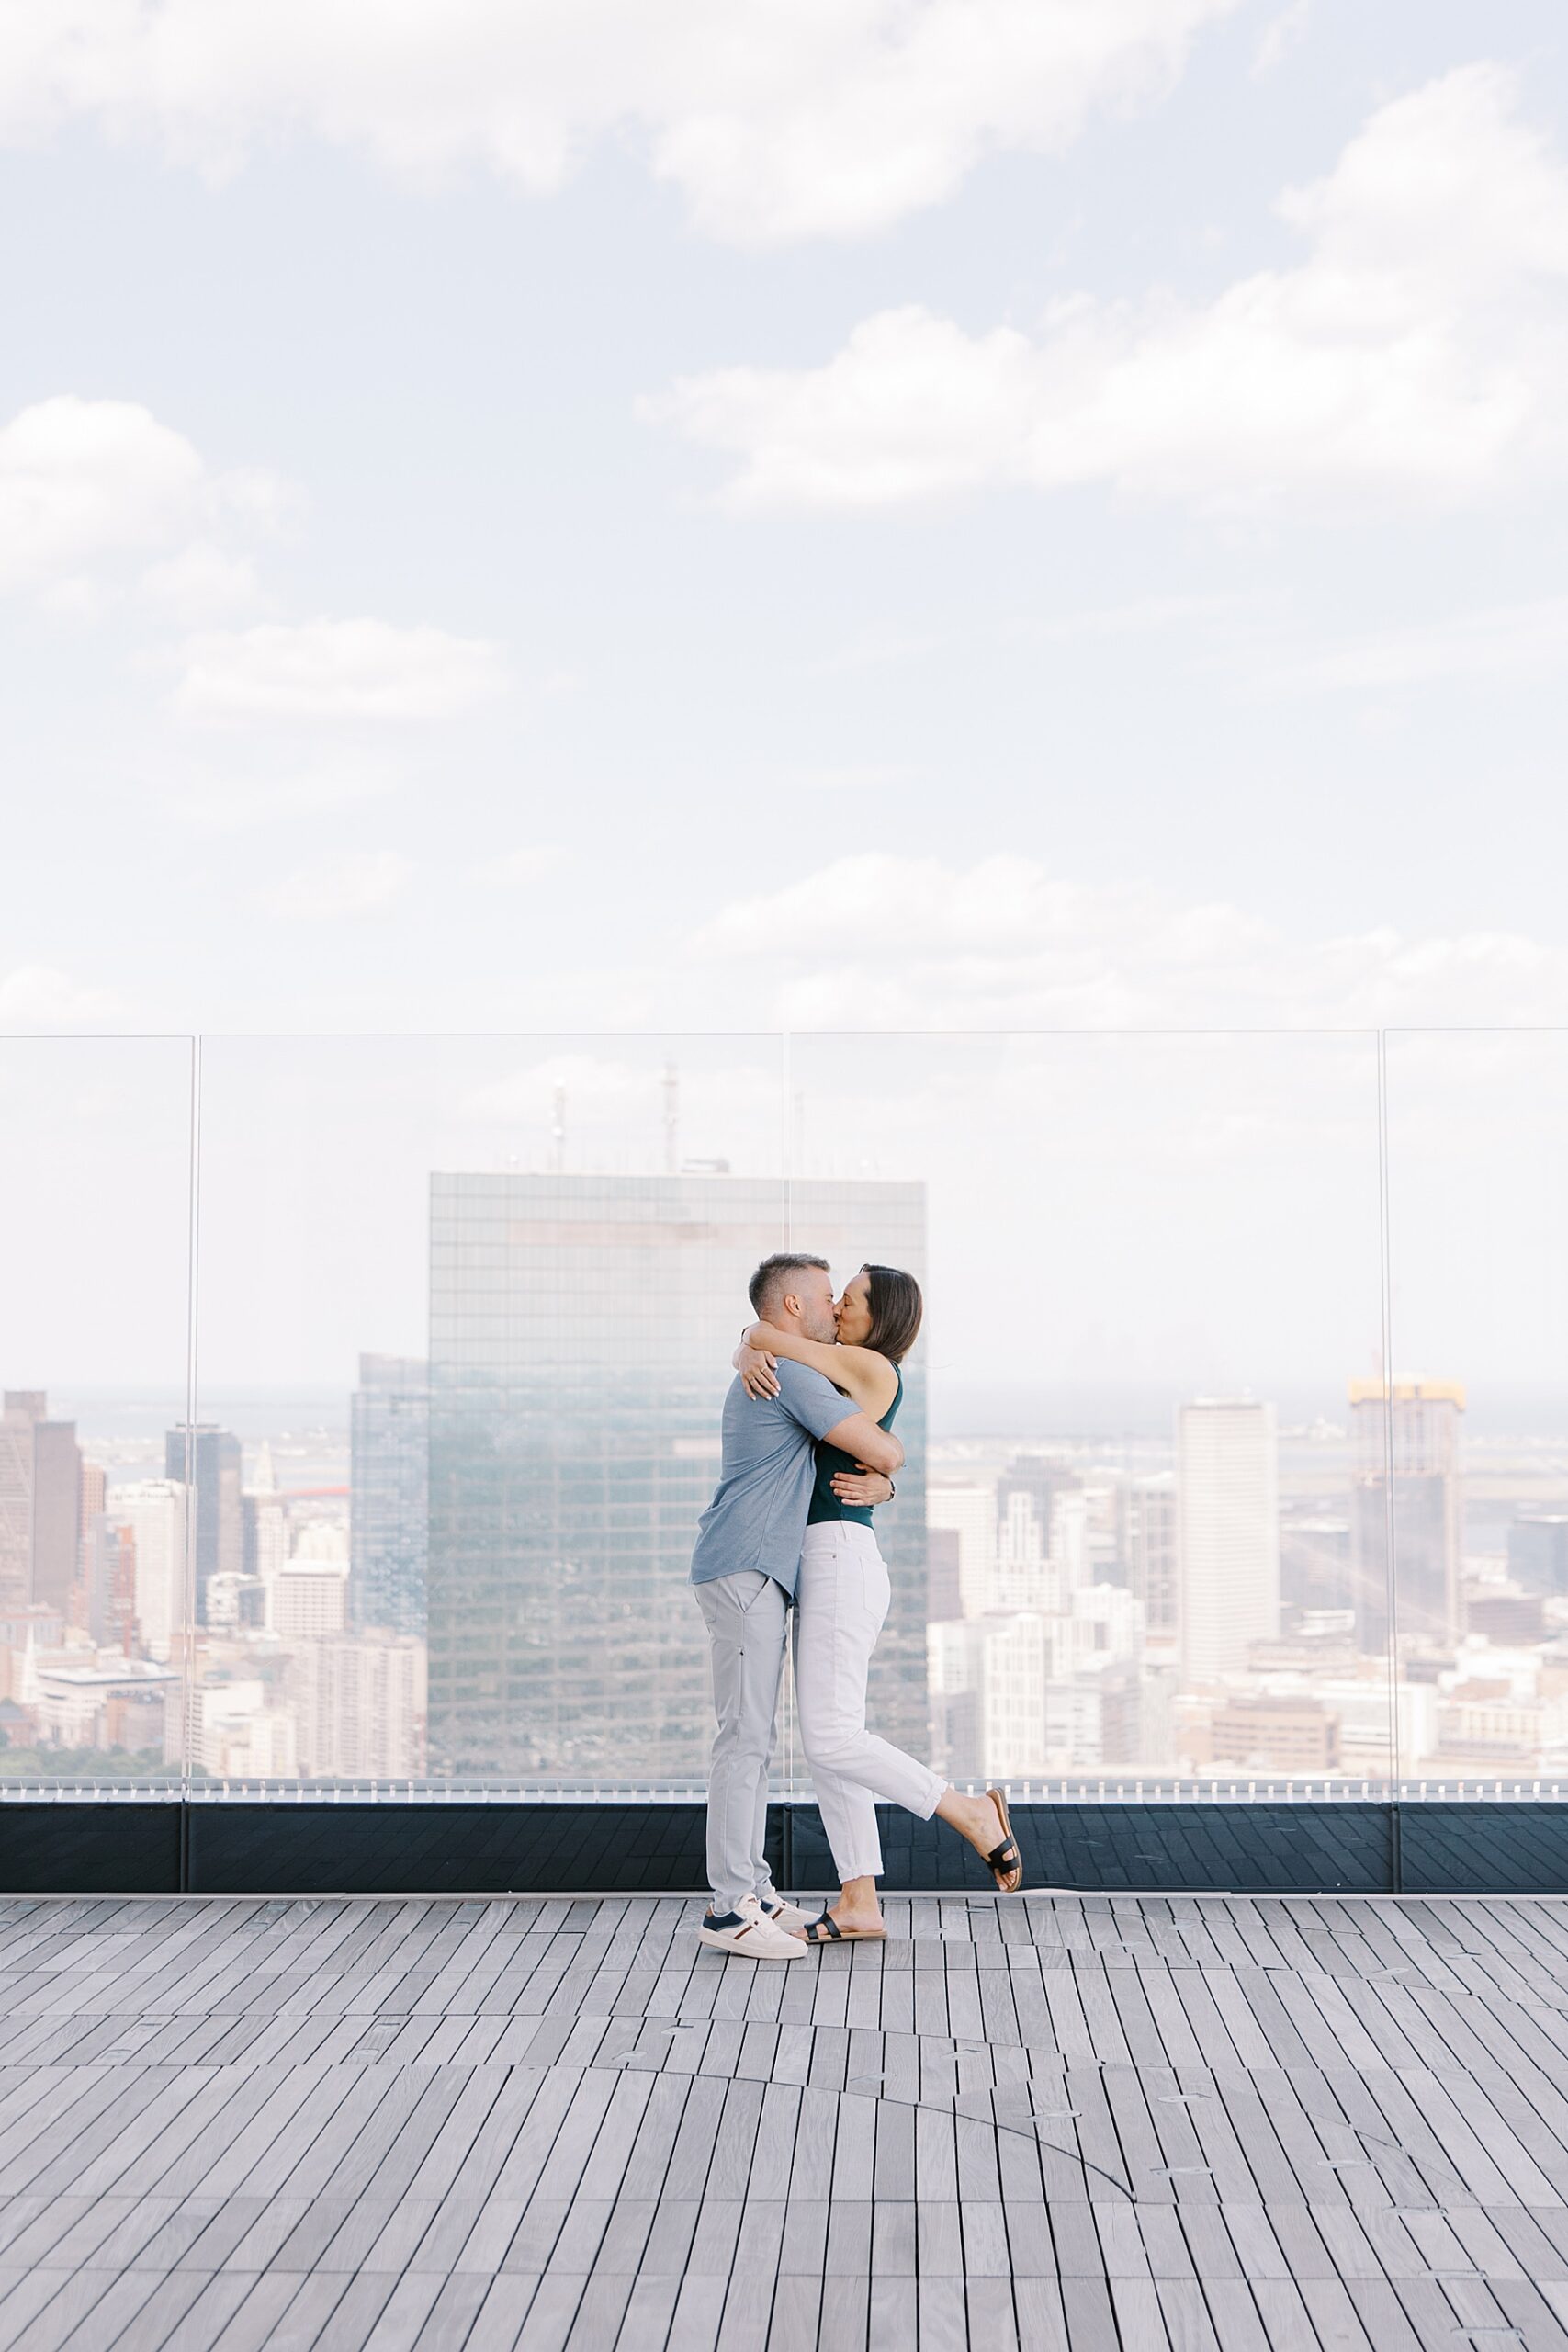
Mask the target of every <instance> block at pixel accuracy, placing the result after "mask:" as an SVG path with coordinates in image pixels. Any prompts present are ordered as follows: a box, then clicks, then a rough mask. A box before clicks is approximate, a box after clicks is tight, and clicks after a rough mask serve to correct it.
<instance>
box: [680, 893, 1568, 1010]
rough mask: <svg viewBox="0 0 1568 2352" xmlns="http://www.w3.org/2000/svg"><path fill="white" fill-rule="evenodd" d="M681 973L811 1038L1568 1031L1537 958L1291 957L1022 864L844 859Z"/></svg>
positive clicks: (1562, 963) (1406, 941)
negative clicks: (716, 980) (947, 1033)
mask: <svg viewBox="0 0 1568 2352" xmlns="http://www.w3.org/2000/svg"><path fill="white" fill-rule="evenodd" d="M690 956H691V958H692V960H693V962H694V964H695V965H696V967H698V968H699V969H704V970H708V971H711V970H712V969H713V968H715V967H732V968H733V969H734V970H735V971H736V972H737V974H738V975H739V974H743V973H745V972H746V971H747V968H748V967H751V968H752V969H753V970H755V969H757V968H759V967H760V968H761V970H763V971H764V972H765V975H766V987H765V989H763V990H762V991H761V999H760V1001H759V1004H758V1015H759V1018H764V1019H767V1020H771V1021H775V1022H777V1023H780V1024H781V1025H783V1026H785V1027H789V1028H799V1029H803V1030H809V1029H832V1028H844V1029H857V1028H870V1029H928V1028H930V1029H964V1028H975V1029H982V1030H1005V1029H1010V1028H1021V1029H1031V1028H1068V1029H1071V1028H1090V1029H1094V1028H1108V1029H1109V1028H1121V1027H1125V1028H1139V1027H1145V1026H1149V1027H1156V1028H1176V1027H1180V1026H1183V1025H1193V1026H1202V1025H1204V1024H1205V1023H1217V1024H1221V1025H1224V1024H1227V1023H1240V1024H1242V1025H1246V1026H1269V1025H1273V1024H1280V1025H1284V1026H1291V1027H1305V1028H1310V1027H1314V1026H1323V1027H1338V1026H1347V1025H1348V1026H1376V1025H1379V1024H1387V1025H1394V1026H1397V1025H1411V1026H1423V1025H1426V1024H1428V1023H1459V1024H1462V1025H1474V1024H1481V1023H1533V1022H1553V1021H1564V1020H1568V952H1565V951H1564V950H1562V948H1559V947H1555V946H1547V945H1544V944H1541V943H1540V942H1539V941H1535V940H1531V939H1528V938H1524V937H1521V936H1518V935H1517V934H1512V933H1491V932H1475V933H1457V934H1447V935H1445V934H1434V935H1431V936H1428V937H1424V938H1420V937H1417V938H1411V937H1406V936H1404V935H1402V934H1401V933H1397V932H1395V931H1393V930H1388V929H1380V930H1374V931H1371V932H1366V933H1359V934H1357V935H1355V936H1350V937H1338V938H1328V939H1320V940H1315V941H1305V942H1302V941H1292V940H1291V939H1289V938H1288V937H1287V936H1286V935H1285V934H1284V933H1282V932H1280V930H1279V929H1278V928H1277V927H1276V926H1275V925H1273V924H1270V923H1267V922H1261V921H1259V920H1258V919H1257V918H1256V917H1254V916H1250V915H1248V914H1247V912H1246V911H1245V910H1242V909H1239V908H1236V907H1234V906H1228V905H1224V904H1222V903H1209V904H1188V905H1184V904H1182V903H1181V902H1180V901H1179V900H1178V899H1174V898H1173V897H1172V896H1171V895H1170V894H1169V893H1168V891H1164V890H1160V889H1157V888H1155V887H1154V886H1152V885H1150V884H1147V883H1142V882H1128V883H1119V884H1112V885H1090V884H1085V883H1078V882H1071V881H1066V880H1064V879H1062V878H1060V877H1059V876H1054V875H1051V874H1050V873H1048V872H1047V871H1046V869H1045V868H1044V867H1043V866H1042V865H1039V864H1037V863H1036V862H1035V861H1034V860H1032V859H1030V858H1024V857H1016V856H996V857H989V858H985V859H982V860H980V861H979V862H978V863H977V864H976V865H972V866H969V867H967V868H964V867H960V866H957V865H946V864H944V863H943V862H942V860H941V859H939V858H935V857H923V858H922V857H900V856H894V855H890V854H867V855H864V856H858V857H847V858H840V859H839V860H837V861H835V862H834V863H833V864H831V865H828V866H825V867H824V868H822V869H821V870H820V871H819V872H817V873H814V874H811V875H809V876H806V877H805V878H804V879H803V880H801V881H798V882H795V883H792V884H789V885H786V886H785V887H784V888H781V889H778V890H775V891H773V892H770V893H768V894H766V895H764V896H761V897H759V898H754V899H744V900H739V901H737V902H736V903H735V904H733V905H731V906H729V907H728V908H726V909H725V910H723V911H722V912H721V913H720V914H719V915H718V916H717V917H716V918H715V920H714V921H713V922H710V923H708V924H707V925H706V926H705V928H704V929H703V930H702V931H700V932H699V933H697V934H696V935H695V937H694V939H693V941H692V942H691V945H690ZM743 992H744V990H743V989H742V987H741V984H740V982H739V979H738V982H737V989H736V993H737V994H741V993H743Z"/></svg>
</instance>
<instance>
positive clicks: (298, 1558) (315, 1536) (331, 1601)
mask: <svg viewBox="0 0 1568 2352" xmlns="http://www.w3.org/2000/svg"><path fill="white" fill-rule="evenodd" d="M271 1598H272V1630H273V1632H274V1633H275V1634H276V1635H277V1638H278V1640H279V1641H280V1642H302V1641H313V1640H316V1639H318V1638H319V1637H321V1636H322V1635H325V1634H341V1633H342V1632H343V1631H344V1627H345V1626H346V1624H347V1623H348V1539H347V1537H346V1536H345V1535H344V1532H343V1530H342V1529H341V1528H338V1527H308V1528H307V1529H306V1531H305V1532H304V1534H303V1535H302V1536H301V1537H300V1539H299V1550H298V1551H297V1552H296V1553H295V1555H294V1557H293V1558H292V1559H291V1560H290V1561H289V1562H288V1565H287V1566H284V1567H281V1568H279V1569H278V1571H277V1573H276V1576H275V1577H274V1578H273V1582H272V1596H271Z"/></svg>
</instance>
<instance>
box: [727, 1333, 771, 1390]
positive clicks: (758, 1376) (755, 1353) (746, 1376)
mask: <svg viewBox="0 0 1568 2352" xmlns="http://www.w3.org/2000/svg"><path fill="white" fill-rule="evenodd" d="M734 1363H735V1369H736V1371H737V1372H738V1373H739V1374H740V1385H741V1386H742V1387H743V1388H744V1389H745V1391H746V1394H747V1396H748V1397H776V1396H777V1395H778V1393H779V1375H778V1358H777V1356H771V1355H769V1354H768V1353H767V1352H766V1351H765V1350H763V1349H761V1348H749V1347H748V1346H747V1344H746V1342H745V1340H741V1342H740V1345H739V1347H738V1348H737V1349H736V1351H735V1356H734Z"/></svg>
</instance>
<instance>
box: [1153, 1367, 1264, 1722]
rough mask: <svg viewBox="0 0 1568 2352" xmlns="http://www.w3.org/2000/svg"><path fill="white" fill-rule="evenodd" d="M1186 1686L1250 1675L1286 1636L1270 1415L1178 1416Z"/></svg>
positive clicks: (1218, 1408)
mask: <svg viewBox="0 0 1568 2352" xmlns="http://www.w3.org/2000/svg"><path fill="white" fill-rule="evenodd" d="M1176 1489H1177V1548H1178V1557H1179V1572H1180V1579H1181V1597H1180V1606H1179V1615H1180V1621H1181V1671H1182V1680H1183V1682H1184V1684H1185V1685H1186V1686H1187V1687H1188V1688H1189V1689H1190V1688H1191V1687H1192V1685H1193V1684H1195V1683H1206V1682H1213V1681H1214V1680H1216V1679H1218V1678H1219V1677H1220V1676H1222V1675H1225V1674H1239V1673H1242V1672H1243V1671H1245V1669H1246V1667H1247V1644H1248V1643H1249V1642H1259V1641H1271V1640H1274V1639H1275V1638H1277V1636H1278V1634H1279V1631H1280V1494H1279V1438H1278V1433H1277V1430H1276V1427H1275V1419H1274V1408H1273V1406H1272V1405H1263V1404H1258V1403H1255V1402H1253V1401H1252V1399H1250V1398H1245V1399H1233V1398H1228V1397H1201V1398H1199V1399H1198V1400H1197V1402H1196V1403H1194V1404H1190V1405H1183V1406H1182V1407H1181V1408H1180V1410H1179V1413H1178V1415H1177V1460H1176Z"/></svg>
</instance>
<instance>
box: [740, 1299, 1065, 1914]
mask: <svg viewBox="0 0 1568 2352" xmlns="http://www.w3.org/2000/svg"><path fill="white" fill-rule="evenodd" d="M833 1314H834V1320H835V1322H836V1324H837V1326H838V1333H839V1338H838V1344H837V1345H836V1346H829V1345H826V1344H824V1343H823V1342H822V1341H820V1340H806V1339H801V1338H799V1337H798V1336H797V1335H796V1334H795V1332H793V1331H780V1330H777V1329H774V1327H773V1325H772V1324H771V1323H753V1324H752V1325H751V1327H750V1330H748V1332H747V1333H746V1335H745V1338H744V1339H743V1340H742V1341H741V1343H740V1346H739V1349H738V1350H737V1351H736V1357H735V1362H736V1369H737V1370H738V1371H739V1374H740V1377H741V1379H742V1381H743V1382H744V1383H745V1385H746V1387H747V1389H748V1390H749V1391H750V1394H751V1395H752V1396H753V1397H765V1396H772V1395H773V1394H774V1393H775V1392H776V1389H777V1385H778V1384H777V1382H776V1380H775V1379H774V1378H773V1363H774V1360H775V1359H776V1358H777V1357H779V1356H793V1357H794V1359H795V1362H796V1363H808V1364H810V1365H811V1367H812V1368H813V1370H814V1371H817V1372H820V1373H822V1374H825V1375H826V1377H827V1378H828V1379H829V1380H830V1381H831V1382H832V1383H833V1385H834V1386H835V1387H836V1388H840V1389H842V1390H843V1392H844V1393H845V1395H846V1396H848V1397H849V1398H850V1400H851V1402H852V1404H855V1405H857V1406H859V1408H860V1409H861V1410H862V1412H863V1413H867V1414H869V1415H870V1417H871V1419H873V1420H874V1421H877V1422H879V1423H880V1424H881V1426H882V1428H884V1429H891V1428H892V1426H893V1420H894V1417H895V1415H896V1414H897V1410H898V1408H899V1405H900V1404H901V1403H902V1401H903V1396H904V1379H903V1374H901V1373H900V1371H899V1370H898V1366H899V1364H900V1363H902V1361H903V1359H904V1357H905V1356H906V1355H907V1354H908V1351H909V1350H910V1348H911V1347H912V1346H913V1345H914V1342H915V1335H916V1333H917V1332H918V1331H919V1328H920V1314H921V1302H920V1289H919V1283H917V1282H916V1280H915V1278H914V1276H913V1275H912V1274H906V1273H900V1272H898V1270H897V1268H896V1267H893V1266H863V1267H862V1268H861V1270H860V1272H859V1273H858V1274H856V1275H855V1277H854V1279H853V1281H852V1282H851V1283H847V1284H846V1285H845V1289H844V1295H843V1296H842V1298H840V1300H839V1302H838V1305H837V1306H835V1308H834V1310H833ZM864 1488H865V1480H864V1478H863V1476H862V1475H861V1467H860V1465H859V1464H855V1463H853V1462H852V1461H851V1460H850V1458H849V1456H848V1454H846V1453H840V1452H839V1451H838V1449H837V1447H835V1446H830V1445H827V1444H819V1445H818V1448H817V1483H816V1487H815V1489H814V1491H813V1494H812V1498H811V1510H810V1513H809V1516H808V1518H807V1528H806V1542H805V1544H804V1546H803V1547H802V1550H801V1555H800V1579H799V1582H798V1584H797V1586H796V1588H795V1707H796V1710H797V1712H798V1713H799V1716H800V1732H801V1740H802V1744H803V1746H804V1747H805V1749H806V1759H807V1763H808V1764H809V1765H810V1767H811V1776H812V1779H813V1781H815V1783H816V1787H817V1798H818V1804H819V1805H820V1807H821V1812H822V1826H823V1828H824V1829H825V1830H826V1831H827V1833H828V1842H829V1845H830V1846H831V1848H832V1849H833V1866H834V1868H835V1870H836V1871H838V1873H839V1878H840V1884H841V1892H840V1895H839V1899H838V1901H837V1903H835V1904H833V1905H831V1906H830V1907H829V1909H827V1910H825V1911H824V1912H823V1914H822V1916H821V1917H820V1918H819V1919H813V1920H811V1921H810V1922H809V1923H808V1924H807V1928H806V1930H805V1934H806V1940H807V1943H814V1944H826V1943H856V1942H859V1943H864V1942H870V1941H872V1940H875V1939H882V1938H884V1937H886V1933H887V1930H886V1926H885V1925H884V1923H883V1917H882V1912H881V1909H880V1907H879V1905H878V1903H877V1899H876V1881H877V1878H878V1876H879V1875H880V1873H881V1870H882V1845H881V1840H880V1839H879V1838H878V1837H877V1834H876V1806H875V1802H874V1801H875V1799H876V1798H877V1797H883V1798H886V1799H888V1800H890V1801H891V1802H892V1803H893V1804H901V1805H904V1806H907V1807H908V1811H909V1812H911V1813H913V1814H915V1815H918V1816H919V1819H920V1820H922V1821H929V1820H930V1819H931V1815H932V1814H933V1813H934V1814H935V1815H937V1816H938V1818H939V1819H940V1820H942V1821H946V1822H949V1823H950V1824H951V1825H952V1826H953V1828H954V1829H956V1830H957V1832H958V1834H959V1836H960V1837H961V1838H967V1839H968V1841H969V1843H970V1845H971V1846H973V1847H974V1849H975V1850H976V1853H977V1854H979V1855H981V1856H982V1857H983V1858H984V1860H985V1862H986V1864H987V1868H988V1869H989V1871H990V1872H991V1874H992V1876H993V1877H994V1878H995V1880H996V1882H997V1884H998V1887H999V1888H1000V1889H1001V1891H1002V1893H1003V1894H1014V1893H1015V1892H1016V1891H1017V1889H1018V1888H1019V1887H1020V1886H1021V1884H1022V1883H1023V1868H1022V1863H1021V1860H1020V1856H1019V1850H1018V1847H1017V1845H1016V1844H1015V1842H1014V1840H1013V1835H1012V1824H1011V1822H1010V1820H1009V1818H1008V1809H1007V1801H1006V1799H1005V1798H1004V1797H1003V1795H1002V1792H1001V1791H1000V1790H999V1789H987V1792H986V1794H985V1795H984V1796H983V1797H966V1796H960V1794H959V1793H958V1791H957V1790H956V1789H953V1788H951V1787H950V1786H949V1785H948V1783H947V1782H946V1781H943V1780H941V1779H939V1777H938V1775H937V1774H936V1773H935V1772H933V1771H931V1770H930V1768H929V1767H928V1766H926V1765H924V1764H919V1763H917V1762H916V1761H915V1759H914V1758H913V1757H912V1756H906V1755H905V1754H904V1753H903V1751H902V1749H901V1748H897V1747H892V1746H890V1745H889V1743H888V1742H887V1741H886V1740H885V1739H878V1738H877V1736H876V1735H875V1733H874V1732H870V1731H867V1729H866V1726H865V1680H866V1672H867V1669H868V1668H869V1667H870V1664H871V1654H872V1651H873V1650H874V1648H875V1646H876V1637H877V1635H878V1634H880V1632H881V1631H882V1625H883V1620H884V1619H885V1618H886V1614H887V1605H888V1600H889V1597H890V1595H889V1589H888V1583H887V1570H886V1566H884V1564H883V1558H882V1555H881V1553H880V1552H879V1551H878V1549H877V1545H876V1537H875V1535H874V1533H873V1532H872V1524H871V1511H872V1506H871V1504H870V1503H869V1502H868V1501H867V1500H865V1499H864ZM998 1828H999V1830H1000V1833H1001V1835H1000V1838H999V1839H998V1834H997V1833H998Z"/></svg>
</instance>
